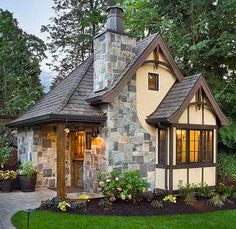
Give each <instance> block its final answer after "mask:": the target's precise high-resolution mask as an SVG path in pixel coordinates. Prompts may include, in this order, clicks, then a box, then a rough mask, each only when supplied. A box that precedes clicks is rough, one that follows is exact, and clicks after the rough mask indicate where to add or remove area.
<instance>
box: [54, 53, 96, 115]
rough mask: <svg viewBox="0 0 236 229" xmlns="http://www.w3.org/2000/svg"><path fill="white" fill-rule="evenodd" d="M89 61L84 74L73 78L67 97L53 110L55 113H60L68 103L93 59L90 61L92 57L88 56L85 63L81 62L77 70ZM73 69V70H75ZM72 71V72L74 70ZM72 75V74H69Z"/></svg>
mask: <svg viewBox="0 0 236 229" xmlns="http://www.w3.org/2000/svg"><path fill="white" fill-rule="evenodd" d="M90 60H91V63H90V64H88V67H87V69H86V71H85V72H84V74H83V75H82V76H81V78H80V77H75V79H74V83H73V84H72V86H71V88H70V90H68V93H67V95H66V96H65V99H63V100H62V102H61V103H60V104H59V105H58V107H57V108H56V109H55V111H56V112H58V113H59V112H61V111H62V110H63V109H64V108H65V107H66V105H67V104H68V102H69V101H70V99H71V97H72V95H73V94H74V92H75V90H76V89H77V87H78V86H79V84H80V83H81V81H82V79H83V78H84V76H85V75H86V73H87V72H88V70H89V69H90V66H91V65H92V64H93V59H92V55H90V56H89V57H88V58H87V59H86V60H85V61H83V62H82V63H81V64H80V65H79V66H78V67H77V68H79V67H80V66H81V65H83V64H86V63H87V62H89V61H90ZM77 68H75V69H77ZM75 69H74V70H75ZM71 73H72V72H71Z"/></svg>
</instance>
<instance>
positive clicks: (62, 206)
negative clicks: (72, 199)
mask: <svg viewBox="0 0 236 229" xmlns="http://www.w3.org/2000/svg"><path fill="white" fill-rule="evenodd" d="M68 207H69V208H70V207H71V205H70V204H69V203H68V202H66V201H61V202H59V204H58V206H57V208H60V210H61V211H63V212H65V211H66V210H67V208H68Z"/></svg>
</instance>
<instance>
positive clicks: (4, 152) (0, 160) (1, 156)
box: [0, 146, 11, 168]
mask: <svg viewBox="0 0 236 229" xmlns="http://www.w3.org/2000/svg"><path fill="white" fill-rule="evenodd" d="M10 152H11V150H10V148H9V147H8V146H4V147H2V148H0V167H1V168H3V166H4V164H5V163H6V161H7V160H8V158H9V155H10Z"/></svg>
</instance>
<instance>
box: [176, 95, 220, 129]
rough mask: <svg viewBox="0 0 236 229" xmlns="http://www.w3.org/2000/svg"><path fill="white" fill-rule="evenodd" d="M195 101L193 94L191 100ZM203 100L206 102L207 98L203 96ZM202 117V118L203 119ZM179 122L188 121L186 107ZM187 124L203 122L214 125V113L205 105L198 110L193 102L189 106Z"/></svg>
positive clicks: (185, 122)
mask: <svg viewBox="0 0 236 229" xmlns="http://www.w3.org/2000/svg"><path fill="white" fill-rule="evenodd" d="M193 102H196V96H195V95H194V96H193V98H192V100H191V102H190V103H193ZM204 102H207V99H206V98H204ZM203 117H204V120H203ZM178 123H181V124H187V123H188V109H186V110H185V111H184V112H183V114H182V115H181V117H180V118H179V122H178ZM189 124H199V125H201V124H204V125H216V115H215V114H214V113H213V112H212V111H211V110H210V109H209V108H208V107H207V106H204V109H203V111H202V108H201V109H200V110H199V109H198V108H197V107H196V106H195V105H194V104H193V105H190V106H189Z"/></svg>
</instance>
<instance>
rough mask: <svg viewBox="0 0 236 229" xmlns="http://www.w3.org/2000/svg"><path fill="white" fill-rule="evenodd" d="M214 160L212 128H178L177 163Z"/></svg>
mask: <svg viewBox="0 0 236 229" xmlns="http://www.w3.org/2000/svg"><path fill="white" fill-rule="evenodd" d="M212 161H213V131H212V130H188V129H177V130H176V163H196V162H212Z"/></svg>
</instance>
